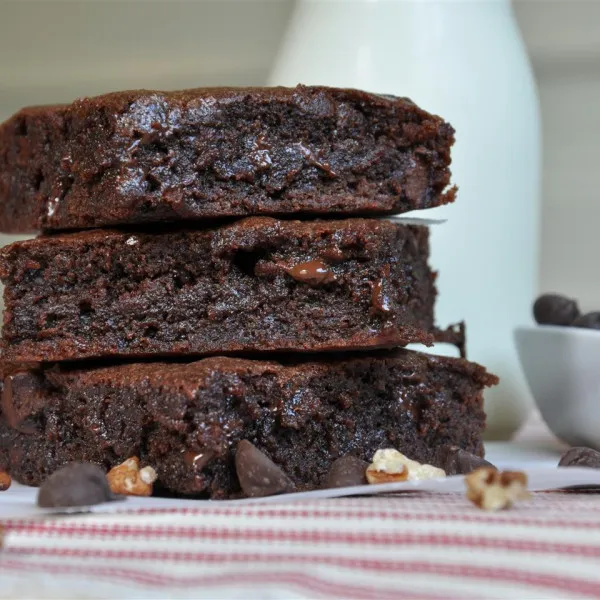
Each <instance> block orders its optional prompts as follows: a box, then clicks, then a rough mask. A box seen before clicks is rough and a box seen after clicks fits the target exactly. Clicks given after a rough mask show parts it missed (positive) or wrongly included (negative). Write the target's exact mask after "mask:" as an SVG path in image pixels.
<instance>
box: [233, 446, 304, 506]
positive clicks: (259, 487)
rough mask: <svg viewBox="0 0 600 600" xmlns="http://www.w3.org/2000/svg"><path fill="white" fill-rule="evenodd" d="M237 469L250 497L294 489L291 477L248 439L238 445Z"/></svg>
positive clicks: (240, 480)
mask: <svg viewBox="0 0 600 600" xmlns="http://www.w3.org/2000/svg"><path fill="white" fill-rule="evenodd" d="M235 469H236V471H237V476H238V479H239V482H240V487H241V488H242V491H243V492H244V494H246V496H248V497H250V498H260V497H262V496H273V495H275V494H285V493H287V492H293V491H294V484H293V483H292V481H291V479H290V478H289V477H288V476H287V475H286V474H285V473H284V472H283V471H282V470H281V469H280V468H279V467H278V466H277V465H276V464H275V463H274V462H273V461H272V460H271V459H270V458H269V457H268V456H266V455H265V454H263V453H262V452H261V451H260V450H259V449H258V448H257V447H256V446H254V445H253V444H251V443H250V442H249V441H248V440H242V441H241V442H240V443H239V444H238V446H237V451H236V453H235Z"/></svg>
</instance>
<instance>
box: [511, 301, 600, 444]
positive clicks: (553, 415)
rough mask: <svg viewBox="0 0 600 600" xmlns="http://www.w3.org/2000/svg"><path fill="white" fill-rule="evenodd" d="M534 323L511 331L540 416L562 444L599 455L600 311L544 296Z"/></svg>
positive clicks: (573, 302)
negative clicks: (587, 309)
mask: <svg viewBox="0 0 600 600" xmlns="http://www.w3.org/2000/svg"><path fill="white" fill-rule="evenodd" d="M533 316H534V318H535V321H536V323H537V325H536V326H533V327H518V328H517V329H516V330H515V341H516V344H517V351H518V354H519V358H520V361H521V365H522V366H523V371H524V373H525V377H526V379H527V383H528V384H529V388H530V390H531V393H532V395H533V397H534V399H535V402H536V404H537V406H538V408H539V410H540V413H541V414H542V417H543V418H544V420H545V421H546V423H547V424H548V426H549V427H550V429H551V430H552V432H553V433H554V434H555V435H556V436H557V437H559V438H560V439H561V440H563V441H565V442H567V443H568V444H570V445H572V446H589V447H591V448H595V449H597V450H600V311H594V312H589V313H582V312H581V311H580V310H579V306H578V303H577V301H576V300H573V299H571V298H568V297H566V296H561V295H559V294H543V295H542V296H540V297H539V298H538V299H537V300H536V301H535V303H534V305H533Z"/></svg>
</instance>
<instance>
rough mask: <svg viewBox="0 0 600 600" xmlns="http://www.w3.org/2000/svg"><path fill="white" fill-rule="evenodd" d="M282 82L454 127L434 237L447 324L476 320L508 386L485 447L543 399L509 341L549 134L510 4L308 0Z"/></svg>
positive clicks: (284, 58) (483, 349) (482, 346)
mask: <svg viewBox="0 0 600 600" xmlns="http://www.w3.org/2000/svg"><path fill="white" fill-rule="evenodd" d="M269 83H270V84H271V85H288V86H293V85H296V84H297V83H304V84H322V85H330V86H341V87H356V88H361V89H365V90H368V91H372V92H378V93H386V94H396V95H400V96H409V97H410V98H412V99H413V100H414V101H415V102H416V103H417V104H419V105H420V106H422V107H423V108H424V109H426V110H428V111H430V112H434V113H437V114H439V115H441V116H442V117H443V118H444V119H446V120H447V121H449V122H450V123H451V124H452V125H453V126H454V128H455V129H456V132H457V133H456V145H455V146H454V150H453V164H452V171H453V180H454V182H455V183H456V184H458V186H459V194H458V200H457V202H456V203H455V204H454V205H450V206H445V207H440V208H435V209H432V210H429V211H422V212H420V213H416V214H414V215H412V216H416V217H427V218H434V219H447V222H446V223H444V224H441V225H434V226H433V227H432V256H431V262H432V265H433V266H434V268H436V269H437V270H439V278H438V289H439V292H440V296H439V299H438V304H437V321H438V323H440V324H441V325H446V324H448V323H452V322H456V321H458V320H461V319H463V318H464V319H465V320H466V322H467V339H468V346H467V348H468V355H469V358H470V359H471V360H475V361H477V362H481V363H482V364H484V365H485V366H486V367H488V369H489V370H490V371H492V372H493V373H496V374H497V375H499V376H500V377H501V384H500V385H499V386H498V387H496V388H494V389H492V390H489V391H487V392H486V411H487V413H488V437H490V438H496V439H500V438H507V437H509V436H510V434H512V433H514V431H515V430H516V429H517V428H518V427H519V426H520V425H521V424H522V422H523V420H524V419H525V417H526V416H527V414H528V413H529V411H530V408H531V406H532V401H531V398H530V395H529V392H528V390H527V386H526V383H525V380H524V378H523V374H522V372H521V369H520V366H519V363H518V359H517V355H516V351H515V348H514V345H513V340H512V329H513V327H514V326H515V325H517V324H519V325H520V324H523V323H527V322H528V321H529V320H530V318H531V317H530V312H531V302H532V300H533V298H534V296H535V295H536V293H537V276H538V272H537V266H538V221H539V214H538V213H539V171H540V139H539V138H540V133H539V111H538V103H537V96H536V89H535V84H534V81H533V77H532V73H531V69H530V66H529V63H528V60H527V56H526V53H525V49H524V47H523V43H522V41H521V39H520V35H519V32H518V29H517V25H516V22H515V19H514V16H513V14H512V10H511V6H510V3H509V0H470V1H469V0H464V1H461V0H406V1H405V0H347V1H344V0H338V1H336V0H330V1H328V0H319V1H316V0H298V1H297V3H296V6H295V11H294V13H293V15H292V19H291V22H290V24H289V27H288V30H287V32H286V35H285V37H284V40H283V43H282V47H281V49H280V51H279V53H278V56H277V59H276V62H275V64H274V67H273V71H272V73H271V76H270V81H269Z"/></svg>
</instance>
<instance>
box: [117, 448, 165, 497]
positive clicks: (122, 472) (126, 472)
mask: <svg viewBox="0 0 600 600" xmlns="http://www.w3.org/2000/svg"><path fill="white" fill-rule="evenodd" d="M106 478H107V479H108V485H110V489H111V491H112V492H113V493H114V494H124V495H126V496H150V495H151V494H152V484H153V483H154V482H155V481H156V478H157V475H156V471H155V470H154V469H153V468H152V467H144V468H143V469H140V459H139V458H138V457H137V456H134V457H133V458H128V459H127V460H126V461H125V462H124V463H122V464H120V465H118V466H116V467H113V468H112V469H111V470H110V471H109V472H108V473H107V475H106Z"/></svg>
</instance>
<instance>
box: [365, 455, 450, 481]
mask: <svg viewBox="0 0 600 600" xmlns="http://www.w3.org/2000/svg"><path fill="white" fill-rule="evenodd" d="M366 475H367V481H368V482H369V483H393V482H396V481H418V480H421V479H435V478H438V477H445V476H446V473H445V472H444V471H443V470H442V469H438V468H437V467H433V466H432V465H426V464H421V463H419V462H417V461H416V460H411V459H410V458H408V457H406V456H404V454H402V453H401V452H398V450H395V449H394V448H385V449H384V450H377V452H375V456H374V457H373V462H372V463H371V464H370V465H369V466H368V468H367V473H366Z"/></svg>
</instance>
